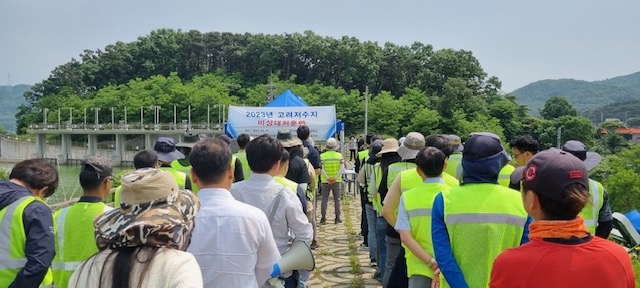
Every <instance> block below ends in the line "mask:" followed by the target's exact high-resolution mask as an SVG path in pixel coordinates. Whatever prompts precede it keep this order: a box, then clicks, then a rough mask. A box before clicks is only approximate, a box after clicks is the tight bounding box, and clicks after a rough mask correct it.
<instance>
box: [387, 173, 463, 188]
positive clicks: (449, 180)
mask: <svg viewBox="0 0 640 288" xmlns="http://www.w3.org/2000/svg"><path fill="white" fill-rule="evenodd" d="M442 180H444V184H447V186H449V187H457V186H460V183H459V182H458V179H456V178H455V177H453V176H451V175H449V174H447V173H442ZM422 183H423V182H422V177H420V174H418V171H416V170H415V169H411V170H406V171H402V172H400V192H402V193H404V192H405V191H408V190H410V189H413V188H415V187H418V186H420V185H422Z"/></svg>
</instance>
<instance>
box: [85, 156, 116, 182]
mask: <svg viewBox="0 0 640 288" xmlns="http://www.w3.org/2000/svg"><path fill="white" fill-rule="evenodd" d="M80 173H81V174H82V173H88V174H90V173H95V175H96V176H97V177H98V179H104V178H107V177H109V176H112V175H113V170H112V168H111V161H109V159H107V158H105V157H102V156H89V157H86V158H84V159H82V163H81V167H80Z"/></svg>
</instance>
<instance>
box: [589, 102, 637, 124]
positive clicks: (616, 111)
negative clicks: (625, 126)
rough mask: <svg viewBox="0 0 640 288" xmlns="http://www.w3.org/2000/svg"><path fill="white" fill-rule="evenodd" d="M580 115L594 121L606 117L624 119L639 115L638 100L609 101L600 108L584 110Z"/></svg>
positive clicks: (599, 120)
mask: <svg viewBox="0 0 640 288" xmlns="http://www.w3.org/2000/svg"><path fill="white" fill-rule="evenodd" d="M582 115H583V116H585V117H588V118H589V119H591V121H593V122H594V123H600V122H602V120H603V119H607V118H618V119H620V120H622V121H626V120H627V119H629V118H632V117H640V100H631V101H622V102H616V103H611V104H609V105H605V106H602V107H600V108H596V109H593V110H589V111H585V112H583V113H582Z"/></svg>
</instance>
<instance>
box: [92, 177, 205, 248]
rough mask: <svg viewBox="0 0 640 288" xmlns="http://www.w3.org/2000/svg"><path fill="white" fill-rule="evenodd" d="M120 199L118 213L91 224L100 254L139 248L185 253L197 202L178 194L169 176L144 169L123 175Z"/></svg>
mask: <svg viewBox="0 0 640 288" xmlns="http://www.w3.org/2000/svg"><path fill="white" fill-rule="evenodd" d="M120 199H121V200H120V202H121V203H120V209H113V210H110V211H108V212H105V213H104V214H102V215H100V216H98V218H96V219H95V221H94V225H95V234H96V243H97V245H98V248H99V249H100V250H104V249H107V248H112V249H113V248H119V247H136V246H141V245H146V246H154V247H169V248H173V249H180V250H186V249H187V247H188V246H189V243H190V238H191V232H192V231H193V225H194V224H193V218H194V217H195V215H196V214H197V213H198V210H200V200H199V199H198V196H196V195H195V194H193V193H192V192H191V191H188V190H179V189H178V185H177V184H176V180H175V178H174V177H173V175H172V174H171V173H169V172H166V171H163V170H160V169H155V168H144V169H138V170H135V171H133V172H130V173H127V174H125V175H124V176H122V190H121V196H120Z"/></svg>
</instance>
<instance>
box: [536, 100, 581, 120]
mask: <svg viewBox="0 0 640 288" xmlns="http://www.w3.org/2000/svg"><path fill="white" fill-rule="evenodd" d="M540 115H541V116H542V118H544V119H546V120H551V119H555V118H559V117H562V116H578V110H576V108H574V107H573V105H571V103H569V101H567V98H564V97H559V96H553V97H551V98H549V100H547V102H545V103H544V108H542V109H541V110H540Z"/></svg>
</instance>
